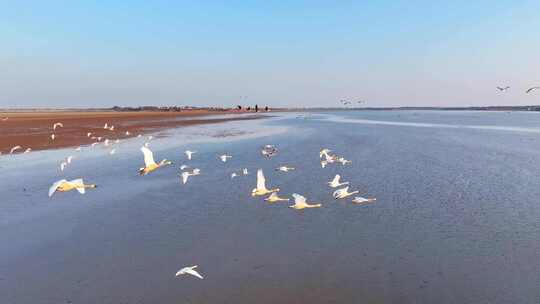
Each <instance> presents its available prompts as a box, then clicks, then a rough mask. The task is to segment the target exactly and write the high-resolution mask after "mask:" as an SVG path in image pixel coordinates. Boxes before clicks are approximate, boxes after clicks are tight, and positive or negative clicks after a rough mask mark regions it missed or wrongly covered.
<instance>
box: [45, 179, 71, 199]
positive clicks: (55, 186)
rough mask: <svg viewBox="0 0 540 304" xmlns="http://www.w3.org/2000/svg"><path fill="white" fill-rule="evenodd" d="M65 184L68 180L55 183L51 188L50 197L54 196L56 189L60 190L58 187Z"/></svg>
mask: <svg viewBox="0 0 540 304" xmlns="http://www.w3.org/2000/svg"><path fill="white" fill-rule="evenodd" d="M65 182H67V180H65V179H61V180H59V181H56V182H54V184H52V186H51V187H50V188H49V197H51V196H53V194H54V193H55V192H56V189H58V187H59V186H60V185H61V184H63V183H65Z"/></svg>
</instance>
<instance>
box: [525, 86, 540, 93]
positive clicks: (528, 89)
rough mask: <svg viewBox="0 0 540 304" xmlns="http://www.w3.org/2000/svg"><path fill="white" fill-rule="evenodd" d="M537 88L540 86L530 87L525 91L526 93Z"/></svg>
mask: <svg viewBox="0 0 540 304" xmlns="http://www.w3.org/2000/svg"><path fill="white" fill-rule="evenodd" d="M536 89H540V87H532V88H529V89H528V90H527V91H525V93H530V92H532V91H534V90H536Z"/></svg>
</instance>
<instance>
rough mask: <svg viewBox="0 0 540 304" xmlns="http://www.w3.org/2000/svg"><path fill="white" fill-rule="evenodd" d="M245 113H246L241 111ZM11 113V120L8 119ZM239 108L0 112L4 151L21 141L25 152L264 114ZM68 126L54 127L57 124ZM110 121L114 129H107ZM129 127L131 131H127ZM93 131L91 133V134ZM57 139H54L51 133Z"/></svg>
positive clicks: (1, 147)
mask: <svg viewBox="0 0 540 304" xmlns="http://www.w3.org/2000/svg"><path fill="white" fill-rule="evenodd" d="M222 114H229V115H231V116H230V117H225V118H224V117H219V118H212V117H211V116H210V115H222ZM240 114H243V115H240ZM6 117H7V120H6V119H5V118H6ZM262 117H263V116H261V115H249V114H247V113H245V112H235V111H209V110H189V111H182V112H154V111H139V112H116V111H97V112H93V111H65V112H62V111H58V112H33V111H32V112H0V152H2V154H5V153H9V151H10V150H11V148H12V147H13V146H16V145H19V146H21V147H22V149H20V150H18V151H17V152H18V153H21V152H23V151H24V150H25V149H27V148H31V149H32V150H45V149H57V148H65V147H75V146H79V145H89V144H91V143H93V142H96V139H92V138H91V137H92V136H95V137H102V138H103V139H105V138H108V139H110V140H116V139H122V138H129V137H134V136H137V135H138V134H145V133H150V132H156V131H159V130H163V129H166V128H172V127H178V126H190V125H197V124H208V123H218V122H224V121H231V120H247V119H257V118H262ZM56 122H61V123H62V124H63V125H64V127H59V128H57V129H56V130H54V131H53V124H54V123H56ZM105 123H107V124H108V125H109V126H114V130H108V129H104V128H103V126H104V125H105ZM126 131H128V132H129V134H126ZM88 132H92V135H91V137H88V136H87V133H88ZM53 133H54V134H55V139H54V140H52V139H51V134H53Z"/></svg>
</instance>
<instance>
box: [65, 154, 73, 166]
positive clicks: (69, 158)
mask: <svg viewBox="0 0 540 304" xmlns="http://www.w3.org/2000/svg"><path fill="white" fill-rule="evenodd" d="M72 160H73V156H72V155H70V156H68V157H66V162H67V163H68V164H71V161H72Z"/></svg>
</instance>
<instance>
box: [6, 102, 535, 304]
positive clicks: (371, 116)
mask: <svg viewBox="0 0 540 304" xmlns="http://www.w3.org/2000/svg"><path fill="white" fill-rule="evenodd" d="M297 116H298V115H297V114H280V116H279V117H276V118H271V119H268V120H259V121H245V122H228V123H224V124H219V125H206V126H197V127H189V128H179V129H176V130H171V131H167V132H166V134H162V135H166V136H164V137H162V136H157V135H156V136H155V137H156V139H154V140H152V141H151V142H150V147H151V148H152V149H153V150H154V153H155V156H156V159H161V158H167V159H171V160H173V161H174V165H173V166H170V167H166V168H163V169H159V170H157V171H156V172H154V173H152V174H150V175H148V176H144V177H140V176H138V175H137V169H138V168H139V167H140V165H141V164H142V155H141V153H140V152H139V150H138V148H139V147H140V146H141V145H142V143H143V142H144V139H133V140H129V141H126V142H122V143H121V144H120V146H119V147H117V154H115V155H114V156H111V155H108V154H107V149H105V148H103V147H99V146H97V147H95V148H85V149H83V151H82V152H80V153H79V154H77V152H73V149H64V150H58V151H44V152H35V153H30V154H27V155H20V156H1V157H0V167H1V168H2V169H3V171H4V174H2V176H0V195H1V196H0V197H2V200H1V202H0V243H1V244H2V246H1V247H0V295H1V296H2V298H3V300H2V301H1V302H2V303H276V302H279V303H305V302H309V303H537V302H540V289H538V286H540V263H538V260H539V258H540V241H539V240H540V221H539V220H538V219H539V218H540V208H539V207H538V197H539V196H540V187H538V185H540V177H539V176H540V175H539V174H538V172H540V152H539V151H540V134H538V133H537V132H536V131H534V130H540V119H539V118H540V117H539V116H538V114H537V113H509V114H508V113H500V112H437V111H418V112H415V111H395V112H368V111H364V112H331V113H317V114H313V115H310V116H308V119H297V118H296V117H297ZM381 122H382V123H381ZM427 125H429V126H427ZM419 126H420V127H419ZM426 126H427V127H426ZM448 126H450V127H448ZM464 126H474V128H471V127H464ZM531 130H533V131H531ZM158 135H159V134H158ZM224 135H226V136H224ZM268 143H271V144H276V145H277V146H278V148H279V151H280V152H279V154H278V155H277V156H276V157H274V158H272V159H269V160H268V159H264V158H263V157H262V156H261V154H260V152H259V149H260V147H261V146H262V145H264V144H268ZM323 147H327V148H331V149H332V150H333V151H334V152H335V153H337V154H339V155H343V156H344V157H346V158H347V159H350V160H352V161H353V163H352V164H351V165H348V166H341V165H332V166H329V167H327V168H326V169H322V168H321V167H320V165H319V162H318V161H319V156H318V151H319V150H320V149H321V148H323ZM185 149H191V150H197V151H198V153H197V154H195V156H194V159H193V160H192V161H187V160H185V156H184V155H183V153H182V151H183V150H185ZM222 153H229V154H231V155H233V158H232V159H231V160H230V161H229V162H227V163H222V162H220V161H219V159H218V158H217V156H218V155H219V154H222ZM70 154H73V155H75V159H74V161H73V164H72V165H70V166H69V167H68V169H67V170H66V171H65V172H64V173H61V172H59V170H58V164H59V163H60V161H61V160H62V159H63V158H64V157H66V156H67V155H70ZM184 163H185V164H189V165H190V166H193V167H199V168H201V171H202V175H200V176H196V177H194V178H192V179H191V180H190V181H189V182H188V184H187V185H181V184H180V183H179V178H178V176H177V174H178V173H179V171H180V170H179V166H180V164H184ZM283 164H286V165H292V166H295V167H297V170H296V171H293V172H289V173H278V172H275V171H274V170H273V169H274V168H275V167H277V166H279V165H283ZM243 167H247V168H248V169H249V171H250V175H249V176H240V177H238V178H235V179H233V180H231V179H230V178H229V176H230V173H231V172H232V171H233V170H238V169H241V168H243ZM257 168H263V169H264V171H265V175H266V177H267V183H268V186H272V187H279V188H280V189H281V191H280V194H281V195H282V196H285V195H290V194H291V193H293V192H297V193H300V194H302V195H305V196H306V197H307V198H308V200H309V201H314V202H322V203H323V207H322V208H319V209H308V210H304V211H296V210H292V209H290V208H287V207H286V206H287V203H277V204H273V205H268V204H266V203H264V202H263V200H262V198H261V199H254V198H252V197H251V196H250V191H251V189H252V188H253V187H254V186H255V171H256V169H257ZM336 173H339V174H341V175H342V177H343V179H344V180H347V181H350V182H351V185H352V188H353V190H354V189H359V190H361V192H362V193H364V194H366V195H367V196H376V197H377V203H375V204H372V205H368V206H357V205H352V204H351V203H350V201H349V200H340V201H335V200H334V199H333V198H332V197H331V191H330V188H328V187H327V186H326V182H327V181H329V180H330V179H331V178H332V177H333V175H334V174H336ZM81 176H82V177H84V178H85V180H86V181H87V182H95V183H97V184H98V185H99V187H98V188H97V189H95V190H93V191H91V190H89V191H88V192H87V194H86V195H79V194H78V193H75V192H73V193H60V194H57V195H55V196H54V197H53V198H52V199H49V198H48V197H47V194H46V193H47V189H48V187H49V186H50V184H51V183H52V182H54V181H55V180H57V179H60V178H63V177H66V178H68V179H69V178H77V177H81ZM194 264H198V265H199V270H200V272H201V273H202V274H203V275H204V276H205V279H204V280H199V279H196V278H193V277H182V278H175V277H174V274H175V273H176V271H177V270H178V269H179V268H181V267H183V266H187V265H194Z"/></svg>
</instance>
